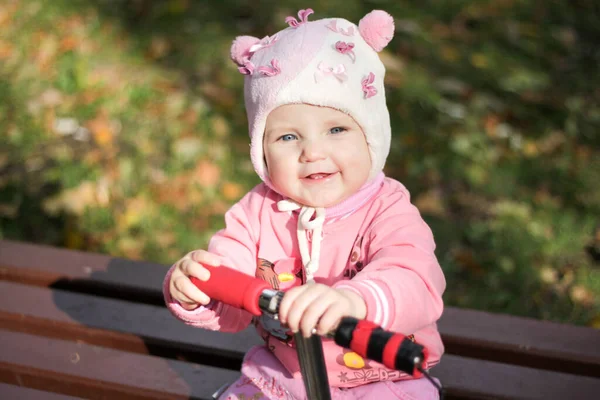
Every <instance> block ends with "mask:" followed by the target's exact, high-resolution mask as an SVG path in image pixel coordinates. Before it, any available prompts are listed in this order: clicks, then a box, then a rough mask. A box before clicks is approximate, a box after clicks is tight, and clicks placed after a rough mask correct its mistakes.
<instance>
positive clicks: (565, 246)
mask: <svg viewBox="0 0 600 400" xmlns="http://www.w3.org/2000/svg"><path fill="white" fill-rule="evenodd" d="M309 3H310V2H308V3H307V2H306V1H295V0H281V1H276V2H275V1H254V0H247V1H235V0H220V1H212V0H211V1H191V0H154V1H150V0H94V1H92V0H89V1H84V0H45V1H44V0H2V1H0V138H1V141H0V143H1V152H0V221H1V226H0V236H1V237H3V238H9V239H17V240H24V241H30V242H37V243H47V244H51V245H55V246H62V247H68V248H73V249H81V250H86V251H95V252H102V253H109V254H112V255H115V256H123V257H127V258H133V259H145V260H151V261H157V262H162V263H165V264H168V263H171V262H173V261H175V260H177V259H178V258H180V257H181V256H182V255H183V254H185V253H186V252H187V251H189V250H191V249H195V248H200V247H203V246H205V245H206V243H207V240H208V238H209V237H210V236H211V234H212V233H214V232H215V231H216V230H217V229H219V228H220V227H222V225H223V221H222V215H223V213H224V212H225V211H226V210H227V209H228V207H229V206H230V205H231V204H233V203H234V202H235V201H236V200H238V199H239V198H240V197H241V196H242V195H243V194H244V193H245V191H247V190H248V189H250V188H251V187H253V186H254V185H255V184H257V183H258V182H259V181H258V178H257V177H256V176H255V174H254V172H253V170H252V166H251V164H250V161H249V155H248V138H247V128H246V119H245V114H244V107H243V99H242V84H243V78H242V76H241V75H240V74H239V73H238V72H237V70H236V67H235V66H234V65H233V63H232V62H231V61H230V60H229V58H228V55H229V46H230V44H231V41H232V40H233V38H234V37H235V36H237V35H242V34H249V35H253V36H257V37H263V36H265V35H268V34H269V35H270V34H273V33H274V32H276V31H278V30H280V29H283V28H285V27H286V26H287V25H286V24H285V23H284V18H285V17H286V16H287V15H296V12H297V10H298V9H301V8H306V7H312V8H313V9H314V10H315V15H314V16H312V17H311V18H313V19H319V18H324V17H330V16H339V17H344V18H347V19H349V20H351V21H354V22H358V21H359V20H360V18H362V16H364V15H365V14H366V13H367V12H368V11H370V10H372V9H384V10H386V11H388V12H390V13H391V14H392V15H393V16H394V17H395V18H396V35H395V38H394V40H393V41H392V42H391V44H390V45H389V46H388V47H387V49H386V50H385V51H383V52H382V53H381V57H382V59H383V61H384V63H385V64H386V66H387V69H388V74H387V77H386V84H387V94H388V99H389V108H390V112H391V115H392V127H393V132H394V137H393V144H392V152H391V154H390V157H389V158H388V163H387V167H386V173H387V174H388V175H389V176H392V177H395V178H397V179H399V180H401V181H402V182H403V183H404V184H405V185H406V186H407V187H408V188H409V190H410V191H411V193H412V195H413V201H414V202H415V203H416V205H417V206H418V207H419V208H420V209H421V212H422V213H423V215H424V217H425V219H426V220H427V221H428V222H429V223H430V225H431V227H432V229H433V231H434V233H435V235H436V240H437V242H438V251H437V254H438V257H439V259H440V261H441V263H442V265H443V268H444V270H445V273H446V276H447V280H448V289H447V292H446V294H445V300H446V302H447V304H449V305H456V306H461V307H470V308H475V309H483V310H490V311H495V312H504V313H511V314H515V315H524V316H530V317H535V318H542V319H550V320H556V321H563V322H569V323H574V324H581V325H589V326H596V327H600V268H599V267H600V265H599V257H600V254H599V252H600V231H599V230H598V226H599V225H600V187H599V185H598V183H599V182H600V150H599V145H600V136H599V133H598V132H599V130H600V73H599V67H598V65H599V62H600V3H598V2H596V1H595V0H572V1H567V0H564V1H559V0H555V1H535V0H496V1H486V0H452V1H450V0H449V1H434V0H418V1H409V0H393V1H392V0H390V1H384V0H370V1H368V0H363V1H359V0H327V1H320V2H314V4H309Z"/></svg>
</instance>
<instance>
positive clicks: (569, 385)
mask: <svg viewBox="0 0 600 400" xmlns="http://www.w3.org/2000/svg"><path fill="white" fill-rule="evenodd" d="M431 373H432V375H433V376H435V377H437V378H439V379H440V380H441V381H442V384H443V385H444V387H445V390H446V395H447V399H446V400H450V399H528V400H542V399H544V400H552V399H556V400H565V399H578V400H584V399H585V400H587V399H589V400H592V399H597V398H598V393H600V379H598V378H592V377H587V376H575V375H571V374H565V373H560V372H553V371H545V370H539V369H534V368H528V367H520V366H515V365H508V364H502V363H496V362H492V361H484V360H477V359H472V358H464V357H459V356H452V355H446V356H444V357H443V358H442V362H441V363H440V364H439V365H437V366H436V367H434V368H433V369H432V370H431Z"/></svg>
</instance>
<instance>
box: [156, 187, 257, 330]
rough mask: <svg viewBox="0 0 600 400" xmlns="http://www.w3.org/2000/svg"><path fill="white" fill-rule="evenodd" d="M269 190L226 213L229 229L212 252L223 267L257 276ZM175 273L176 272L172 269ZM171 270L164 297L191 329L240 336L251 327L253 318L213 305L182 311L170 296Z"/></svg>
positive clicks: (216, 238) (219, 234)
mask: <svg viewBox="0 0 600 400" xmlns="http://www.w3.org/2000/svg"><path fill="white" fill-rule="evenodd" d="M265 190H266V189H265V188H264V187H262V185H259V186H258V187H257V188H255V189H254V190H252V191H251V192H249V193H248V194H247V195H246V196H245V197H244V198H243V199H241V200H240V201H239V202H238V203H236V204H235V205H234V206H233V207H231V209H229V211H227V212H226V213H225V228H224V229H222V230H220V231H219V232H217V233H216V234H215V235H214V236H213V237H212V238H211V240H210V242H209V245H208V251H209V252H211V253H214V254H218V255H220V256H221V257H222V264H221V265H223V266H226V267H230V268H234V269H237V270H239V271H242V272H244V273H246V274H248V275H251V276H254V275H255V272H256V256H257V243H258V235H257V233H256V232H259V229H258V224H259V221H260V219H259V216H258V213H259V209H260V204H262V201H261V199H262V198H264V191H265ZM171 270H172V268H171ZM171 270H169V272H168V273H167V276H166V277H165V281H164V284H163V295H164V297H165V302H166V304H167V308H168V309H169V311H171V313H172V314H173V315H174V316H175V317H177V318H178V319H180V320H182V321H183V322H185V323H186V324H188V325H193V326H197V327H201V328H205V329H211V330H220V331H223V332H238V331H241V330H243V329H244V328H246V327H247V326H248V324H249V323H250V322H251V320H252V315H251V314H250V313H248V312H246V311H244V310H240V309H238V308H235V307H231V306H228V305H226V304H223V303H221V302H219V301H215V300H213V301H211V302H210V303H209V304H208V305H207V306H200V307H198V308H196V309H194V310H191V311H188V310H186V309H184V308H183V307H181V305H180V304H179V302H177V301H176V300H174V299H173V298H172V297H171V295H170V293H169V287H168V286H169V279H170V276H171V272H172V271H171Z"/></svg>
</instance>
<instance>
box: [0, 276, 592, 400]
mask: <svg viewBox="0 0 600 400" xmlns="http://www.w3.org/2000/svg"><path fill="white" fill-rule="evenodd" d="M17 294H20V295H21V297H20V298H21V299H22V300H23V301H20V302H17V303H15V302H14V301H13V302H11V301H8V300H9V299H14V298H15V297H14V296H16V295H17ZM0 327H3V328H5V329H14V330H17V331H20V332H31V333H35V334H37V335H46V336H50V337H56V338H68V339H70V340H76V341H84V342H86V343H93V344H99V345H102V346H107V347H113V348H119V349H123V350H128V351H134V352H139V353H150V354H162V355H168V356H170V357H171V358H174V357H181V358H183V359H191V360H195V361H198V362H201V363H205V362H206V361H207V358H208V357H211V358H212V357H222V356H223V355H224V354H229V355H231V357H235V358H236V359H237V360H238V362H239V360H241V358H242V356H243V353H244V352H245V351H246V350H247V349H248V348H249V347H250V346H251V345H253V344H255V343H259V339H258V338H257V337H256V335H255V334H254V333H253V332H252V331H248V332H245V334H246V333H247V334H249V337H250V338H251V340H256V342H255V343H248V342H246V341H243V340H242V341H236V340H231V339H232V337H235V335H227V334H220V333H217V332H210V331H206V330H199V329H197V328H192V327H188V326H185V325H183V324H181V323H180V322H179V321H177V320H175V319H174V318H173V317H172V316H170V315H169V314H168V311H167V310H165V309H164V308H159V307H155V306H148V305H143V304H134V303H127V302H124V301H119V300H111V299H102V298H96V297H93V296H86V295H82V294H78V293H68V292H63V291H60V290H56V289H53V290H51V289H46V288H39V287H30V286H27V285H20V284H16V283H10V282H0ZM90 327H94V328H90ZM98 327H102V329H99V328H98ZM137 335H140V336H141V337H142V338H143V339H142V338H140V337H138V336H137ZM211 346H213V348H212V349H211ZM163 347H164V348H163ZM213 350H216V353H215V352H214V351H213ZM433 373H434V375H436V376H438V377H440V378H441V379H442V380H443V381H444V383H445V384H446V385H447V386H448V393H449V395H451V396H454V397H455V398H480V397H481V396H483V394H486V393H487V394H490V395H494V396H500V394H501V393H503V392H504V391H506V392H507V393H508V394H510V395H511V396H513V395H515V393H514V391H510V390H508V389H506V388H507V387H516V388H521V389H519V390H520V391H523V389H522V388H523V387H524V386H526V387H527V390H525V391H524V392H523V393H525V394H526V395H527V396H526V397H523V398H537V397H535V394H536V393H542V394H543V395H544V396H547V395H548V393H553V392H554V390H555V389H554V388H553V386H552V385H550V386H548V383H547V382H548V381H552V382H555V383H556V384H557V385H558V387H562V386H565V385H566V387H570V385H574V384H576V385H578V387H581V388H589V387H590V385H593V384H592V383H590V382H595V383H594V384H595V385H598V384H600V380H595V381H593V380H590V379H591V378H579V377H576V376H572V375H567V374H560V373H552V372H547V371H535V370H532V369H530V368H523V367H512V368H511V366H508V365H503V364H498V363H492V362H487V361H480V360H468V359H464V358H461V357H458V358H457V357H454V356H445V357H444V358H443V361H442V363H441V364H440V365H439V366H437V367H435V368H434V369H433ZM582 382H583V384H581V383H582ZM548 387H550V389H547V388H548ZM592 387H593V386H592ZM599 389H600V388H599ZM582 390H583V389H582ZM586 390H587V389H586ZM557 393H563V392H561V391H558V392H557ZM531 396H533V397H531ZM508 398H510V397H508Z"/></svg>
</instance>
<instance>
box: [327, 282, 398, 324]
mask: <svg viewBox="0 0 600 400" xmlns="http://www.w3.org/2000/svg"><path fill="white" fill-rule="evenodd" d="M334 287H335V288H336V289H347V290H352V291H354V292H355V293H356V294H358V295H359V296H361V297H362V298H363V299H364V300H365V303H366V304H367V317H366V319H367V320H369V321H371V322H373V323H375V324H377V325H380V326H381V327H382V328H384V329H387V328H389V326H390V325H391V322H392V315H393V311H394V310H393V304H392V303H390V301H389V300H388V299H389V298H391V293H390V292H389V289H388V288H387V287H385V286H383V285H381V284H378V282H377V281H374V280H367V279H365V280H351V281H343V282H340V283H339V284H337V285H334Z"/></svg>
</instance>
